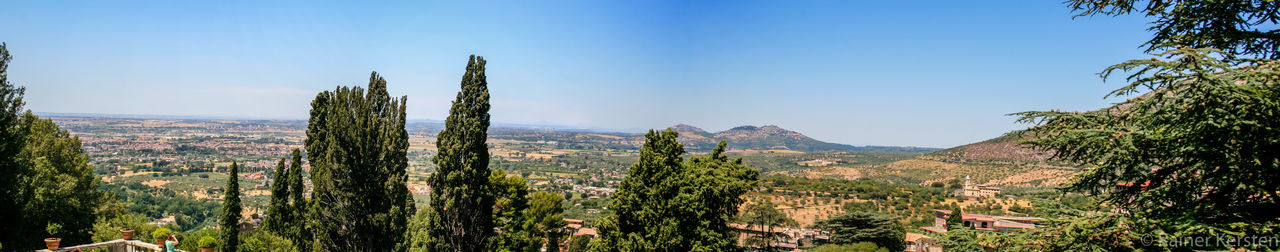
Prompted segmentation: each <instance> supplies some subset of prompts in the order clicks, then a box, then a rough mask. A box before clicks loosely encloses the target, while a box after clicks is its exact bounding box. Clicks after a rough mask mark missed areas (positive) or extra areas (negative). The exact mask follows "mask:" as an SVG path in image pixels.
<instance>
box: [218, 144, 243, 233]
mask: <svg viewBox="0 0 1280 252" xmlns="http://www.w3.org/2000/svg"><path fill="white" fill-rule="evenodd" d="M228 170H229V171H228V172H227V187H226V189H225V190H226V193H225V194H224V195H223V196H222V218H219V223H218V226H219V227H221V230H219V234H220V236H221V240H222V244H220V245H219V246H218V251H223V252H236V250H237V249H238V248H239V247H240V178H239V176H240V174H239V173H240V167H239V166H238V165H236V163H235V162H231V169H228Z"/></svg>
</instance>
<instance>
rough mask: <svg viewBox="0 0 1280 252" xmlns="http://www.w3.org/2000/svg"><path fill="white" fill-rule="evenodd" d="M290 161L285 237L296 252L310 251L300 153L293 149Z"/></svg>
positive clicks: (309, 233)
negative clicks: (287, 215)
mask: <svg viewBox="0 0 1280 252" xmlns="http://www.w3.org/2000/svg"><path fill="white" fill-rule="evenodd" d="M290 156H291V157H292V160H290V162H289V171H287V172H286V174H287V175H286V177H287V180H288V186H289V199H288V201H289V207H288V208H289V210H288V211H289V212H290V213H289V220H288V221H286V225H288V227H286V228H285V234H284V235H285V237H286V238H288V239H290V240H293V241H294V242H293V245H294V246H296V248H297V249H298V251H309V250H311V249H310V248H311V240H312V239H311V238H312V237H311V232H310V231H308V230H307V224H306V218H305V217H306V214H307V200H306V198H305V197H303V194H304V193H306V191H305V190H306V188H305V187H303V186H302V152H300V151H298V149H293V154H291V155H290Z"/></svg>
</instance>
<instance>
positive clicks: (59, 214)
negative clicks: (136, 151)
mask: <svg viewBox="0 0 1280 252" xmlns="http://www.w3.org/2000/svg"><path fill="white" fill-rule="evenodd" d="M12 59H13V57H12V56H11V55H9V50H8V47H7V45H6V44H4V43H0V219H3V220H5V221H6V222H7V223H6V225H5V228H2V229H0V242H2V243H6V244H9V246H10V248H29V247H37V246H39V245H43V244H41V241H40V240H41V239H43V238H46V237H55V236H56V237H60V238H62V242H65V243H83V242H88V241H90V239H91V238H92V235H93V234H92V233H91V231H93V225H94V223H95V222H96V220H97V217H98V216H99V215H104V214H110V213H112V211H114V210H115V209H110V208H106V207H104V206H107V205H110V204H111V202H110V198H109V197H108V196H107V195H106V193H105V192H103V191H100V190H98V184H99V183H100V181H99V179H98V177H97V176H96V175H95V174H94V173H93V167H92V166H89V159H88V156H87V155H85V154H84V150H83V149H82V148H81V146H80V139H78V138H76V137H75V136H72V135H71V133H70V132H67V131H65V130H62V129H61V128H59V127H58V125H57V124H54V123H53V121H50V120H47V119H41V118H40V117H38V116H36V115H34V114H32V113H31V112H30V111H24V110H25V109H24V108H23V106H24V102H23V100H22V98H23V92H24V91H25V88H23V87H19V86H16V85H14V84H13V83H10V82H9V80H8V79H9V78H8V76H9V74H8V68H9V62H10V61H11V60H12ZM51 227H52V228H51Z"/></svg>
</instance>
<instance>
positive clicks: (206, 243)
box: [200, 235, 218, 248]
mask: <svg viewBox="0 0 1280 252" xmlns="http://www.w3.org/2000/svg"><path fill="white" fill-rule="evenodd" d="M216 246H218V240H217V239H213V237H211V236H207V235H206V236H204V237H200V248H213V247H216Z"/></svg>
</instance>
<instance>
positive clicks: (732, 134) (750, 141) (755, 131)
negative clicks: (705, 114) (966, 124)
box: [670, 124, 938, 152]
mask: <svg viewBox="0 0 1280 252" xmlns="http://www.w3.org/2000/svg"><path fill="white" fill-rule="evenodd" d="M670 129H672V130H675V131H676V132H680V138H679V140H680V142H682V143H684V144H685V148H686V149H690V150H695V151H707V150H711V149H713V148H715V146H716V144H719V143H720V141H721V140H724V141H725V142H727V143H728V144H729V148H730V149H781V150H794V151H804V152H810V151H830V150H854V151H870V150H880V151H905V152H930V151H935V150H938V149H935V148H923V147H896V146H853V145H847V144H838V143H828V142H823V141H818V140H816V139H813V138H811V137H809V136H805V135H804V134H800V133H799V132H795V131H790V130H787V129H783V128H781V127H778V126H776V125H765V126H759V127H757V126H750V125H747V126H738V127H734V128H732V129H728V130H725V131H721V132H715V133H710V132H707V131H706V130H703V129H701V128H698V127H694V126H690V125H687V124H677V125H675V126H671V127H670Z"/></svg>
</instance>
